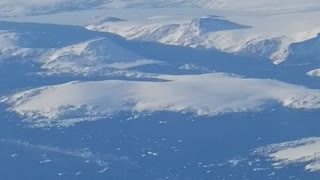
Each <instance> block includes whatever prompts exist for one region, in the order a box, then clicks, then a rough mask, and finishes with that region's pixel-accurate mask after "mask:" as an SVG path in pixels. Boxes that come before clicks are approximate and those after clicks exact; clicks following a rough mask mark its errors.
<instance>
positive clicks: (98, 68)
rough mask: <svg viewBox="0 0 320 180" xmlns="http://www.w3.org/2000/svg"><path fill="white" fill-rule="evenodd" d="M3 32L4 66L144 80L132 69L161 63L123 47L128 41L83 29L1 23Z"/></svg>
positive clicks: (1, 53)
mask: <svg viewBox="0 0 320 180" xmlns="http://www.w3.org/2000/svg"><path fill="white" fill-rule="evenodd" d="M1 28H3V29H4V30H2V31H1V32H0V62H1V61H5V60H10V59H16V60H18V61H17V62H21V63H23V62H34V63H39V64H40V65H41V67H42V68H43V69H44V70H45V71H46V72H47V73H49V74H69V75H80V76H106V75H114V74H118V75H120V76H122V75H125V76H140V75H141V73H139V72H134V71H131V72H129V71H130V70H129V69H130V68H133V67H137V66H143V65H147V64H158V63H160V62H159V61H156V60H152V59H147V58H145V57H143V56H141V55H139V54H137V53H135V52H132V51H130V50H129V49H126V48H124V47H122V43H127V42H126V40H125V39H122V38H120V37H119V38H117V37H116V36H115V35H108V34H103V35H99V33H95V32H90V31H88V30H86V29H84V28H81V27H74V26H59V25H46V24H32V23H10V22H1V23H0V29H1ZM69 33H73V34H71V35H68V36H66V37H65V34H69Z"/></svg>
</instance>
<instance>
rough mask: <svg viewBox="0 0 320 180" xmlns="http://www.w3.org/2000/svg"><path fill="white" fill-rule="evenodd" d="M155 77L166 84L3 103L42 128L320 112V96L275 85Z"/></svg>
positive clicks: (107, 84)
mask: <svg viewBox="0 0 320 180" xmlns="http://www.w3.org/2000/svg"><path fill="white" fill-rule="evenodd" d="M159 78H161V79H164V80H167V81H165V82H144V81H119V80H109V81H93V82H71V83H67V84H61V85H57V86H48V87H42V88H36V89H31V90H28V91H23V92H20V93H17V94H14V95H12V96H8V97H6V98H4V99H3V100H2V101H3V102H4V103H7V104H9V105H10V106H11V108H10V109H11V111H14V112H16V113H18V114H20V115H21V116H23V117H24V118H26V119H28V120H29V121H30V122H31V123H35V125H42V126H48V125H52V124H53V125H54V124H58V125H64V123H66V124H67V125H69V123H71V124H72V123H74V121H84V120H93V119H96V118H106V117H110V116H111V117H112V116H113V115H115V114H117V113H119V112H126V111H127V112H142V113H143V112H151V113H152V112H158V111H172V112H193V113H194V114H196V115H205V116H214V115H219V114H224V113H231V112H246V111H255V110H259V109H261V108H265V107H268V106H276V104H278V103H280V104H282V105H284V106H287V107H291V108H298V109H319V108H320V91H318V90H311V89H306V88H303V87H300V86H295V85H290V84H286V83H282V82H279V81H275V80H260V79H242V78H240V77H234V76H229V75H225V74H203V75H189V76H167V75H161V76H159ZM234 87H242V88H241V89H234Z"/></svg>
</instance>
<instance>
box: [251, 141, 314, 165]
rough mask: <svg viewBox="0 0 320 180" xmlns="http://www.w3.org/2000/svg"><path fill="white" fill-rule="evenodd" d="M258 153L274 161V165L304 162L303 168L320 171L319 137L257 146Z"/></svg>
mask: <svg viewBox="0 0 320 180" xmlns="http://www.w3.org/2000/svg"><path fill="white" fill-rule="evenodd" d="M257 152H258V153H261V154H263V155H266V156H268V157H270V158H271V159H272V161H274V164H273V165H274V166H276V167H280V168H281V167H286V166H289V165H295V164H306V166H305V170H308V171H320V161H319V158H320V138H319V137H310V138H304V139H301V140H296V141H289V142H284V143H279V144H273V145H269V146H266V147H262V148H259V149H258V150H257Z"/></svg>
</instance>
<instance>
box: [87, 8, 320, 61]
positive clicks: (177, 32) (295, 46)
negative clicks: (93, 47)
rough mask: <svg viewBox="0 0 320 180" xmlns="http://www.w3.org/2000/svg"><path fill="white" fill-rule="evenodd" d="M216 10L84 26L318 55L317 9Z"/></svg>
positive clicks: (211, 45) (250, 52) (249, 51)
mask: <svg viewBox="0 0 320 180" xmlns="http://www.w3.org/2000/svg"><path fill="white" fill-rule="evenodd" d="M216 14H217V15H219V16H202V17H197V18H189V17H187V18H183V17H181V16H177V15H174V16H154V17H149V18H146V19H145V20H144V21H141V20H139V21H130V20H128V21H118V22H110V21H105V22H101V21H98V23H94V24H92V25H89V26H87V28H88V29H90V30H95V31H102V32H112V33H116V34H119V35H121V36H123V37H125V38H128V39H134V40H144V41H155V42H160V43H164V44H171V45H182V46H189V47H196V48H206V49H218V50H221V51H223V52H228V53H236V54H241V55H244V56H255V57H263V58H269V59H271V60H272V61H273V62H274V63H275V64H279V63H282V62H283V61H285V60H287V59H302V60H301V61H305V60H306V59H305V58H306V57H307V56H308V57H313V58H315V57H319V54H318V51H317V49H318V47H319V45H318V44H317V42H318V33H319V32H320V24H319V23H317V22H315V21H313V20H312V17H316V16H318V15H319V13H318V12H317V11H311V12H288V13H285V12H284V13H282V14H281V15H279V14H274V13H273V12H267V13H257V12H241V11H239V12H237V14H236V15H234V14H232V13H229V12H224V11H222V12H221V11H220V12H219V11H218V13H216ZM306 19H308V20H306ZM270 24H273V25H272V26H270ZM308 46H312V48H308ZM303 57H304V58H303Z"/></svg>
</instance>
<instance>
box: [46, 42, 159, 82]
mask: <svg viewBox="0 0 320 180" xmlns="http://www.w3.org/2000/svg"><path fill="white" fill-rule="evenodd" d="M40 61H41V62H42V63H43V66H42V67H43V68H44V69H47V70H49V71H50V72H55V73H57V74H58V73H66V74H79V75H85V76H88V75H92V74H94V75H97V74H98V75H105V74H112V73H115V72H116V71H117V72H118V73H119V72H121V70H125V69H129V68H132V67H136V66H143V65H147V64H158V63H161V62H159V61H156V60H151V59H145V58H144V57H142V56H140V55H138V54H136V53H134V52H131V51H129V50H127V49H125V48H122V47H121V46H120V45H118V44H117V43H116V42H113V41H112V40H110V39H105V38H102V39H94V40H89V41H87V42H82V43H79V44H74V45H71V46H67V47H63V48H58V49H54V50H51V51H49V52H48V53H46V54H44V55H43V56H42V57H41V58H40Z"/></svg>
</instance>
